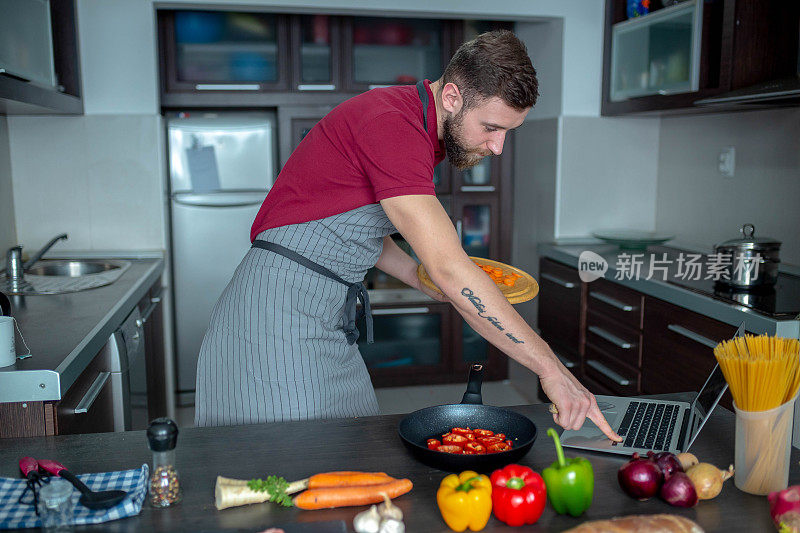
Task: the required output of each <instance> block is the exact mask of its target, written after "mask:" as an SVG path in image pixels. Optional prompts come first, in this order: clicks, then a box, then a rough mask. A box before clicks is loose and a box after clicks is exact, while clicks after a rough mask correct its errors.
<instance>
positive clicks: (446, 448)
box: [436, 444, 463, 455]
mask: <svg viewBox="0 0 800 533" xmlns="http://www.w3.org/2000/svg"><path fill="white" fill-rule="evenodd" d="M436 451H438V452H444V453H455V454H459V455H460V454H461V453H463V450H462V449H461V446H456V445H455V444H442V445H441V446H439V447H438V448H436Z"/></svg>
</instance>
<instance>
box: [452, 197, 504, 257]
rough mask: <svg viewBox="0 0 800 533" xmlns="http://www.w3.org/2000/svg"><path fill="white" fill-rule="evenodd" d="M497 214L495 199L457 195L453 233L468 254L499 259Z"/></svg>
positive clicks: (496, 200)
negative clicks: (457, 236) (458, 237)
mask: <svg viewBox="0 0 800 533" xmlns="http://www.w3.org/2000/svg"><path fill="white" fill-rule="evenodd" d="M499 214H500V212H499V201H498V199H497V198H496V197H495V196H490V195H478V194H475V195H470V196H469V197H466V198H465V197H464V195H460V196H458V197H457V198H456V199H455V200H454V201H453V215H454V218H455V225H456V231H457V232H458V234H459V236H460V238H461V246H463V248H464V251H465V252H467V255H469V256H473V257H483V258H487V259H495V260H500V257H499V252H500V243H499V232H500V220H499Z"/></svg>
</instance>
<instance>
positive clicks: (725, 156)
mask: <svg viewBox="0 0 800 533" xmlns="http://www.w3.org/2000/svg"><path fill="white" fill-rule="evenodd" d="M718 168H719V173H720V174H722V175H723V176H725V177H726V178H732V177H733V173H734V170H735V169H736V148H735V147H733V146H726V147H725V148H723V149H722V151H721V152H720V153H719V167H718Z"/></svg>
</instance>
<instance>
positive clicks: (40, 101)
mask: <svg viewBox="0 0 800 533" xmlns="http://www.w3.org/2000/svg"><path fill="white" fill-rule="evenodd" d="M0 13H3V16H2V17H0V114H2V115H33V114H72V115H80V114H81V113H83V102H82V100H81V82H80V67H79V59H78V44H77V43H78V39H77V29H76V28H77V27H76V22H75V20H76V17H75V2H74V0H50V1H48V0H29V1H26V2H17V1H14V0H0Z"/></svg>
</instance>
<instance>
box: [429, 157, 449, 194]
mask: <svg viewBox="0 0 800 533" xmlns="http://www.w3.org/2000/svg"><path fill="white" fill-rule="evenodd" d="M450 175H451V171H450V165H449V164H448V163H447V161H442V162H441V163H439V164H438V165H436V166H435V167H433V186H434V187H435V188H436V194H449V193H450Z"/></svg>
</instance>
